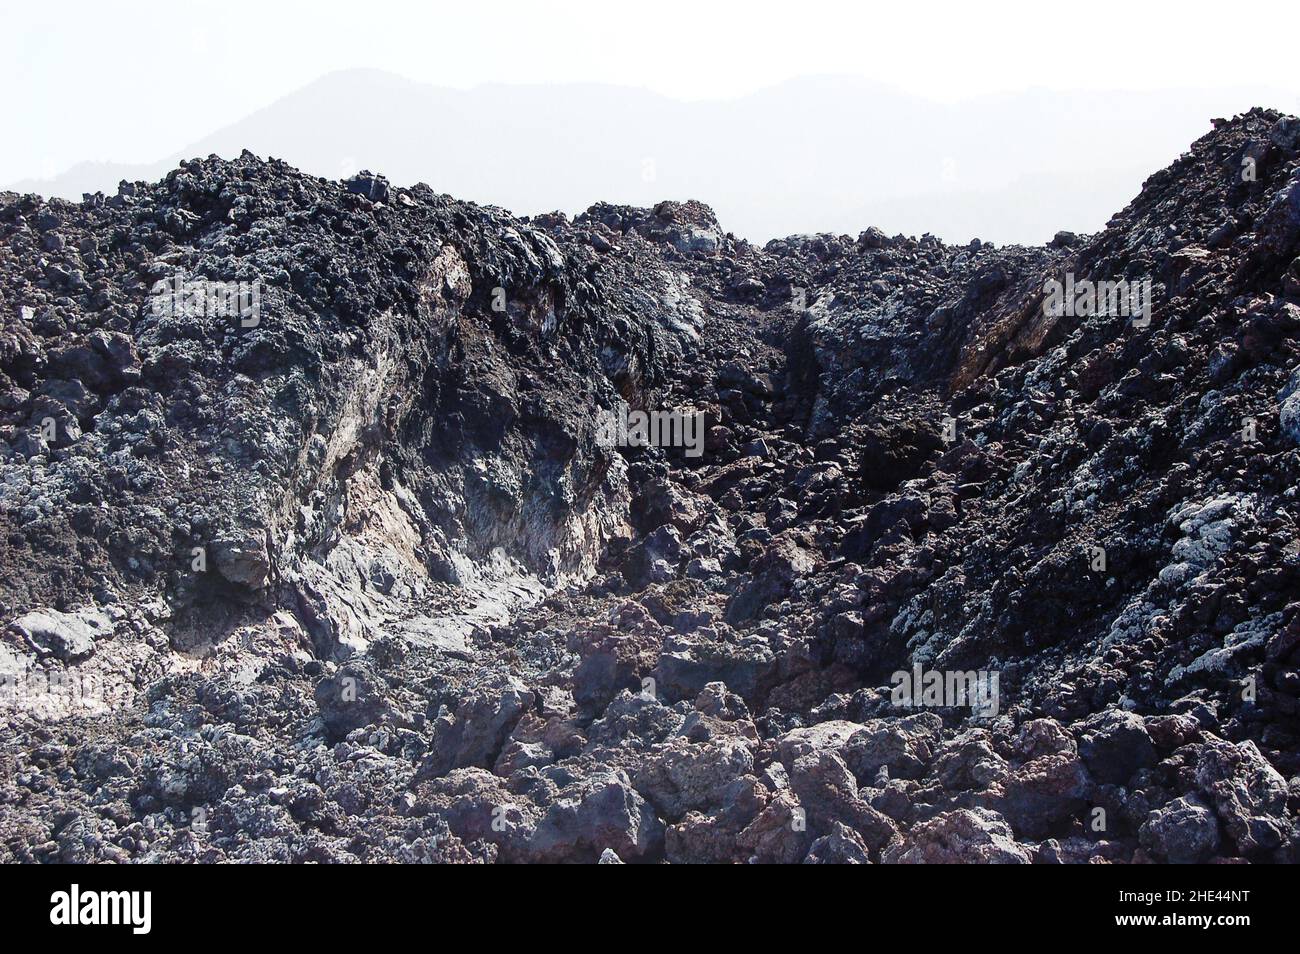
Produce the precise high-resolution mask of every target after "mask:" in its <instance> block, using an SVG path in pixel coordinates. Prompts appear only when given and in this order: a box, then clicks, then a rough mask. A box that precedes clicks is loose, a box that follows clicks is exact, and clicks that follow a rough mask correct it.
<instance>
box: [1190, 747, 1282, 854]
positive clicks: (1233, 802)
mask: <svg viewBox="0 0 1300 954" xmlns="http://www.w3.org/2000/svg"><path fill="white" fill-rule="evenodd" d="M1196 784H1197V787H1198V788H1199V789H1200V790H1201V792H1203V793H1204V795H1205V797H1206V799H1207V800H1208V801H1209V803H1210V804H1211V805H1213V806H1214V810H1215V812H1216V813H1217V814H1218V816H1219V818H1220V819H1221V820H1222V822H1223V827H1224V829H1225V831H1226V832H1227V834H1228V837H1229V838H1231V839H1232V840H1233V842H1234V843H1235V844H1236V846H1237V849H1238V850H1239V851H1240V852H1241V853H1242V854H1244V855H1254V854H1258V853H1260V852H1267V851H1272V850H1274V849H1276V848H1279V847H1281V845H1282V844H1283V843H1284V841H1285V840H1286V838H1287V836H1288V834H1289V832H1290V829H1291V821H1290V819H1289V818H1288V817H1287V810H1286V805H1287V785H1286V780H1285V779H1284V778H1282V776H1281V775H1279V774H1278V772H1277V770H1276V769H1274V768H1273V766H1271V765H1269V763H1268V761H1267V760H1266V759H1265V758H1264V757H1263V756H1262V755H1260V753H1259V749H1258V748H1257V747H1256V746H1255V743H1254V742H1241V743H1237V744H1233V743H1232V742H1226V741H1223V740H1221V739H1215V740H1212V741H1209V742H1206V743H1205V744H1204V745H1203V746H1202V747H1201V752H1200V755H1199V757H1198V758H1197V760H1196Z"/></svg>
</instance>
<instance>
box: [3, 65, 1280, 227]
mask: <svg viewBox="0 0 1300 954" xmlns="http://www.w3.org/2000/svg"><path fill="white" fill-rule="evenodd" d="M1269 95H1270V93H1269V92H1268V91H1261V90H1257V89H1251V90H1248V89H1245V88H1243V89H1241V90H1240V91H1226V92H1223V91H1219V92H1202V91H1178V92H1154V93H1122V94H1117V93H1097V92H1075V93H1070V92H1051V91H1047V90H1031V91H1028V92H1025V93H1017V94H1003V95H996V96H984V97H980V98H977V99H973V100H970V101H968V102H963V103H959V104H954V105H945V104H939V103H934V102H930V101H928V100H924V99H920V98H917V97H914V96H910V95H908V94H905V93H902V92H899V91H897V90H895V89H892V88H890V87H887V86H883V85H880V84H874V83H870V82H867V81H865V80H861V79H856V78H847V77H807V78H803V79H797V80H791V81H789V82H786V83H783V84H780V85H777V86H773V87H770V88H767V89H764V90H760V91H758V92H755V93H752V94H750V95H747V96H744V97H741V98H738V99H733V100H724V101H701V102H682V101H678V100H674V99H671V98H668V97H665V96H661V95H659V94H656V93H652V92H649V91H645V90H638V89H633V88H626V87H617V86H607V85H600V84H567V85H556V86H540V85H539V86H507V85H485V86H479V87H475V88H473V89H470V90H457V89H448V88H441V87H436V86H431V85H427V84H422V83H417V82H413V81H410V80H407V79H404V78H402V77H400V76H397V75H394V74H391V73H387V72H383V71H380V70H369V69H366V70H347V71H341V72H336V73H330V74H327V75H326V76H323V77H321V78H320V79H318V80H316V81H315V82H313V83H311V84H309V85H307V86H306V87H304V88H302V89H300V90H298V91H297V92H294V93H292V94H290V95H288V96H285V97H283V98H282V99H279V100H277V101H275V102H274V103H272V104H270V105H269V106H267V107H266V108H264V109H261V110H259V111H257V112H255V113H252V114H250V115H249V116H247V117H246V118H245V119H242V120H240V121H238V122H236V123H233V124H231V125H229V126H226V127H224V128H222V129H219V130H217V131H215V132H214V133H212V134H211V135H209V136H207V137H205V138H204V139H201V140H199V141H198V142H195V143H193V144H191V145H190V146H187V147H186V148H184V149H182V150H179V151H178V152H176V153H173V154H172V155H170V156H167V157H164V158H162V159H160V160H159V161H158V162H155V163H150V164H144V165H131V164H121V163H111V162H104V163H101V162H87V163H80V164H78V165H76V166H74V167H72V168H71V169H69V170H67V171H66V172H64V173H62V174H61V175H58V176H56V177H54V178H53V179H49V180H30V179H29V180H24V181H21V182H18V183H15V184H13V185H12V186H9V188H11V189H13V190H14V191H18V192H37V193H40V194H43V195H47V196H60V197H64V198H73V199H76V198H80V196H81V195H82V193H85V192H95V191H104V192H112V191H114V190H115V189H116V186H117V183H118V181H119V180H121V179H128V180H132V181H153V180H156V179H158V178H159V177H161V176H162V175H164V174H165V173H166V172H167V171H168V170H170V169H172V168H174V167H175V166H176V165H177V163H178V162H180V161H181V160H183V159H189V158H193V157H196V156H199V157H203V156H208V155H211V154H217V155H220V156H223V157H226V158H232V157H234V156H237V155H239V153H240V152H242V151H243V150H244V149H249V150H251V151H252V152H254V153H256V154H258V155H260V156H263V157H268V156H275V157H277V158H282V159H285V160H287V161H288V162H290V163H291V164H293V165H295V166H297V167H298V168H301V169H303V170H304V171H307V172H310V173H313V174H315V175H320V176H324V177H326V178H331V179H339V178H342V177H344V176H348V175H351V174H353V173H355V172H356V171H357V170H359V169H361V168H369V169H372V170H374V171H376V172H382V173H383V174H384V175H386V176H388V177H389V178H390V179H391V180H392V181H393V182H394V183H396V184H400V185H409V184H413V183H415V182H419V181H423V182H427V183H429V184H430V185H431V186H433V188H434V189H435V190H437V191H439V192H443V193H448V194H452V195H456V196H460V197H464V198H468V199H473V200H474V201H477V202H481V203H485V204H492V205H496V206H500V207H503V208H506V209H509V210H511V211H512V212H514V213H516V214H536V213H539V212H545V211H551V210H554V209H560V210H563V211H565V212H569V213H575V212H578V211H581V210H583V209H585V208H587V207H588V206H590V205H591V204H592V203H594V202H597V201H609V202H616V203H626V204H629V205H639V206H645V205H653V204H654V203H655V202H657V201H659V200H661V199H665V198H673V199H686V198H698V199H701V200H703V201H705V202H707V203H709V204H710V205H711V206H712V207H713V208H714V209H716V210H717V212H718V216H719V219H720V221H721V222H722V224H723V226H724V227H725V228H727V229H730V230H732V231H733V232H735V233H736V234H738V235H741V236H744V237H746V238H749V239H751V240H753V241H759V242H762V241H766V240H767V239H770V238H773V237H778V236H784V235H790V234H796V233H807V232H823V231H830V232H846V233H854V234H856V232H858V231H860V230H861V229H863V228H865V227H866V226H868V225H878V226H880V227H881V228H883V229H884V230H885V231H887V232H890V233H893V232H905V233H909V234H921V233H924V232H932V233H934V234H936V235H938V236H940V237H942V238H944V239H945V240H948V241H964V240H967V239H969V238H972V237H980V238H983V239H985V240H991V241H995V242H1003V243H1005V242H1026V243H1038V242H1043V241H1046V240H1047V239H1048V238H1050V237H1051V235H1052V234H1053V233H1054V232H1055V231H1056V230H1057V229H1060V228H1072V229H1075V230H1077V231H1085V232H1090V231H1095V230H1097V229H1099V228H1100V227H1101V226H1102V225H1104V224H1105V222H1106V220H1107V218H1108V217H1109V216H1110V214H1111V213H1112V212H1114V211H1115V210H1116V209H1119V208H1122V207H1123V206H1124V205H1125V204H1126V203H1127V202H1128V200H1129V199H1131V198H1132V197H1133V195H1135V194H1136V193H1137V191H1138V189H1139V188H1140V186H1141V183H1142V180H1143V178H1144V176H1145V172H1146V171H1148V170H1150V169H1153V168H1160V167H1162V166H1163V165H1165V164H1167V163H1168V162H1169V161H1171V160H1172V159H1174V158H1175V157H1176V156H1177V155H1178V154H1179V153H1180V152H1181V151H1182V149H1183V148H1184V146H1185V144H1186V143H1187V142H1190V141H1191V140H1193V139H1195V138H1197V137H1198V136H1199V135H1201V134H1203V133H1204V132H1205V131H1207V129H1208V128H1209V120H1210V118H1211V117H1212V116H1220V115H1232V114H1233V113H1235V112H1241V111H1244V110H1246V109H1248V108H1249V107H1250V106H1252V105H1255V104H1257V103H1260V102H1264V103H1267V101H1268V98H1269ZM991 142H992V143H993V145H990V143H991ZM1083 172H1086V173H1087V177H1086V178H1084V177H1083V176H1082V175H1081V173H1083Z"/></svg>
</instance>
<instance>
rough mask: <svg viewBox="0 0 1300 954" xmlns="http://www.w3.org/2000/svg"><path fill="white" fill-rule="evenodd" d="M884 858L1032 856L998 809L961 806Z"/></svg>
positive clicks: (1000, 861)
mask: <svg viewBox="0 0 1300 954" xmlns="http://www.w3.org/2000/svg"><path fill="white" fill-rule="evenodd" d="M882 860H883V861H884V863H885V864H891V865H895V864H897V865H914V864H954V863H960V864H981V865H989V864H993V865H1027V864H1029V863H1030V856H1029V853H1028V852H1027V851H1026V850H1025V849H1024V848H1023V847H1021V846H1020V845H1019V844H1017V843H1016V841H1015V838H1014V836H1013V835H1012V833H1011V827H1010V826H1009V825H1007V823H1006V821H1005V820H1003V819H1002V818H1001V817H1000V816H999V815H998V814H997V813H996V812H991V811H989V810H988V809H984V808H973V809H971V808H959V809H957V810H956V811H952V812H945V813H943V814H941V815H937V816H935V817H934V818H932V819H930V820H929V821H926V822H922V823H921V824H920V825H918V826H917V827H916V828H914V829H913V830H912V831H911V832H909V833H908V838H907V839H906V840H905V841H901V842H897V843H895V844H893V845H891V846H890V847H889V848H887V849H886V850H885V852H884V856H883V858H882Z"/></svg>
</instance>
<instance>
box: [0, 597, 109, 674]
mask: <svg viewBox="0 0 1300 954" xmlns="http://www.w3.org/2000/svg"><path fill="white" fill-rule="evenodd" d="M11 626H12V627H13V629H14V630H15V631H16V632H17V633H18V635H19V636H21V637H22V638H23V639H24V640H25V641H26V642H27V644H28V645H29V646H30V647H31V648H32V649H33V650H34V651H35V652H36V653H37V654H38V655H41V656H53V657H54V658H56V659H59V660H61V661H62V662H65V663H66V662H75V661H77V660H79V659H84V658H85V657H87V656H89V655H90V654H91V653H93V652H94V651H95V640H96V639H105V638H108V637H110V636H112V634H113V624H112V622H111V621H110V620H109V618H108V616H107V615H105V614H104V613H103V612H101V611H98V610H95V609H85V610H81V611H79V612H76V613H61V612H59V611H58V610H53V609H46V610H33V611H32V612H30V613H25V614H23V615H22V616H20V617H18V618H17V619H16V620H14V621H13V623H12V624H11Z"/></svg>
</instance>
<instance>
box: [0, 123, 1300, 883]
mask: <svg viewBox="0 0 1300 954" xmlns="http://www.w3.org/2000/svg"><path fill="white" fill-rule="evenodd" d="M1247 160H1248V161H1247ZM1247 168H1248V169H1249V170H1250V172H1251V175H1243V170H1245V169H1247ZM1066 273H1072V274H1073V275H1074V276H1075V277H1076V278H1085V277H1086V278H1090V279H1093V280H1119V279H1124V280H1128V281H1133V282H1141V281H1142V280H1144V279H1149V280H1150V282H1151V288H1152V290H1153V295H1152V306H1153V307H1152V311H1151V320H1150V322H1149V323H1142V322H1135V321H1133V320H1132V319H1131V318H1129V317H1127V316H1119V315H1114V314H1100V315H1099V314H1091V315H1088V314H1062V315H1056V316H1053V315H1051V314H1049V313H1048V311H1047V310H1045V309H1044V307H1043V301H1044V282H1045V281H1046V280H1047V279H1049V278H1060V277H1061V276H1063V275H1065V274H1066ZM178 276H179V278H180V281H181V282H191V283H192V282H199V281H204V280H206V281H212V282H227V283H231V282H244V283H250V284H255V285H256V286H257V288H258V289H259V290H260V303H259V305H258V308H257V310H256V312H255V314H252V315H250V314H233V315H232V314H228V313H220V312H218V313H213V311H212V310H211V309H209V310H207V311H204V309H203V308H201V307H200V308H198V309H188V310H187V309H179V310H172V311H170V312H169V311H168V310H167V309H157V308H155V307H153V304H152V303H153V301H154V300H155V298H156V296H157V295H158V293H159V292H158V289H159V288H163V289H165V288H167V287H174V283H175V282H176V281H177V277H178ZM160 283H161V284H160ZM196 311H197V313H196ZM1298 329H1300V123H1298V122H1297V121H1296V120H1295V119H1293V118H1289V117H1284V116H1282V115H1280V114H1277V113H1273V112H1269V111H1263V110H1256V111H1253V112H1251V113H1249V114H1246V115H1243V116H1239V117H1236V118H1234V119H1232V120H1228V121H1216V123H1215V128H1214V130H1213V131H1212V132H1210V133H1209V134H1207V135H1206V136H1205V137H1204V138H1202V139H1201V140H1199V141H1198V142H1196V143H1195V144H1193V145H1192V147H1191V149H1190V151H1189V152H1188V153H1186V154H1185V155H1184V156H1182V157H1181V158H1179V159H1178V160H1177V161H1176V162H1175V163H1174V164H1173V165H1171V166H1170V167H1169V168H1168V169H1165V170H1163V171H1161V172H1158V173H1156V174H1155V175H1153V176H1152V177H1151V178H1150V179H1149V180H1148V181H1147V182H1146V183H1145V184H1144V186H1143V189H1142V192H1141V194H1140V195H1139V196H1137V198H1135V199H1134V201H1133V202H1132V203H1131V204H1130V205H1129V206H1128V207H1127V208H1125V209H1124V210H1122V211H1121V212H1119V213H1118V214H1117V215H1116V216H1115V217H1114V218H1113V219H1112V221H1111V222H1110V223H1109V225H1108V227H1107V228H1106V229H1105V230H1104V231H1103V232H1101V233H1099V234H1097V235H1094V236H1082V237H1080V236H1073V235H1069V234H1067V233H1062V234H1061V235H1059V236H1058V237H1057V239H1056V240H1055V241H1053V242H1052V243H1050V244H1049V245H1047V246H1044V247H1040V248H1022V247H1011V248H995V247H992V246H989V245H984V244H981V243H978V242H972V243H971V244H970V245H969V246H961V247H955V246H950V245H945V244H943V243H941V242H939V241H938V240H936V239H933V238H932V237H929V236H926V237H922V238H921V239H919V240H918V239H913V238H907V237H903V236H897V237H892V238H891V237H888V236H886V235H884V234H883V233H881V232H880V231H879V230H877V229H868V230H867V231H865V232H863V233H862V234H861V235H860V236H858V237H856V238H853V237H850V236H836V235H815V236H802V237H794V238H790V239H785V240H780V241H774V242H771V243H769V244H768V245H767V246H765V247H763V248H757V247H754V246H752V245H750V244H748V243H746V242H744V241H742V240H739V239H736V238H735V237H734V236H732V235H730V234H728V233H726V232H724V231H723V229H722V227H721V226H719V224H718V223H717V222H716V221H715V219H714V217H713V214H712V212H711V211H710V210H709V209H708V208H707V207H706V206H704V205H702V204H700V203H697V202H686V203H676V202H664V203H662V204H660V205H659V206H657V207H655V208H654V209H650V210H646V209H634V208H626V207H619V206H613V205H606V204H601V205H597V206H594V207H593V208H591V209H589V210H588V211H587V212H585V213H583V214H582V215H579V216H577V217H576V218H574V219H572V220H570V219H569V218H567V217H566V216H564V215H562V214H559V213H556V214H553V215H547V216H539V217H535V218H533V219H532V220H526V219H520V218H516V217H513V216H511V215H509V214H508V213H506V212H504V211H502V210H499V209H495V208H486V207H479V206H475V205H472V204H469V203H464V202H459V201H456V200H454V199H452V198H450V197H447V196H442V195H438V194H435V192H434V191H433V190H432V189H430V188H429V187H427V186H424V185H420V186H416V187H414V188H410V189H406V188H397V187H393V186H390V184H389V183H387V182H386V181H385V180H383V178H382V177H381V176H377V175H373V174H370V173H363V174H361V175H359V176H357V177H355V178H354V179H352V180H349V181H347V182H343V183H336V182H328V181H325V180H321V179H316V178H312V177H309V176H305V175H302V174H300V173H299V172H297V171H295V170H294V169H291V168H289V167H287V166H285V165H284V164H283V163H280V162H276V161H273V160H272V161H263V160H260V159H258V158H257V157H254V156H252V155H250V154H245V155H244V156H242V157H240V158H238V159H235V160H233V161H226V160H220V159H217V158H210V159H207V160H201V161H200V160H196V161H194V162H190V163H186V164H185V165H183V166H182V167H181V168H179V169H177V170H176V171H175V172H173V173H171V174H170V175H169V176H168V177H167V178H166V179H165V180H164V181H162V182H160V183H156V184H145V183H134V184H132V183H124V184H123V185H122V187H121V188H120V189H119V191H118V194H117V195H114V196H109V197H105V196H103V195H94V196H88V197H87V198H86V199H85V200H84V201H83V202H81V203H75V204H74V203H68V202H63V201H58V200H52V201H48V202H47V201H44V200H42V199H40V198H39V197H36V196H18V195H14V194H0V627H2V628H3V633H2V634H0V719H2V720H3V723H4V724H3V728H2V729H0V859H2V860H6V861H24V862H49V861H116V862H131V861H149V862H156V861H286V862H288V861H292V862H303V861H321V862H329V861H420V862H425V861H428V862H493V861H498V862H591V863H596V862H599V863H632V862H650V863H655V862H664V861H667V862H724V863H725V862H741V863H743V862H751V863H755V862H786V863H799V862H806V863H812V864H826V863H864V864H865V863H882V862H883V863H926V862H977V863H1016V864H1020V863H1072V862H1080V863H1082V862H1094V863H1095V862H1112V863H1130V862H1166V861H1171V862H1187V861H1210V860H1227V859H1234V860H1235V859H1242V860H1247V861H1252V862H1292V861H1296V860H1300V835H1297V826H1296V814H1297V808H1298V807H1300V745H1298V744H1297V732H1300V721H1298V718H1297V717H1298V714H1300V612H1298V611H1300V541H1298V540H1297V533H1296V526H1297V520H1298V519H1300V502H1298V501H1297V499H1296V482H1297V477H1300V446H1298V445H1300V347H1297V339H1296V335H1297V330H1298ZM670 408H673V409H691V410H694V411H698V412H700V413H702V414H703V415H704V426H705V432H704V447H703V452H702V453H701V454H699V455H698V456H693V455H689V454H687V453H685V452H684V449H683V448H680V447H629V446H617V445H615V446H610V444H609V442H608V441H602V440H601V439H600V437H599V434H598V426H599V421H600V416H601V412H603V411H614V412H618V413H621V412H622V411H624V410H627V409H633V410H636V409H642V410H653V409H670ZM1097 548H1101V549H1102V550H1104V562H1103V563H1100V564H1099V563H1098V561H1097V554H1098V550H1097ZM918 667H919V668H920V669H923V670H927V671H938V672H944V673H950V672H954V671H957V672H979V673H985V674H988V673H996V674H997V676H998V679H999V681H998V694H997V703H998V704H997V706H996V707H995V710H996V711H975V710H974V709H973V708H972V707H969V706H965V705H961V704H952V701H951V700H944V701H945V702H947V703H948V704H947V705H944V704H937V705H928V706H925V707H922V706H917V707H911V706H906V707H904V706H900V705H898V704H897V700H896V699H894V698H893V697H892V695H891V688H892V685H893V682H892V680H893V674H894V673H896V672H900V671H901V672H913V671H914V670H915V669H917V668H918Z"/></svg>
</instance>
